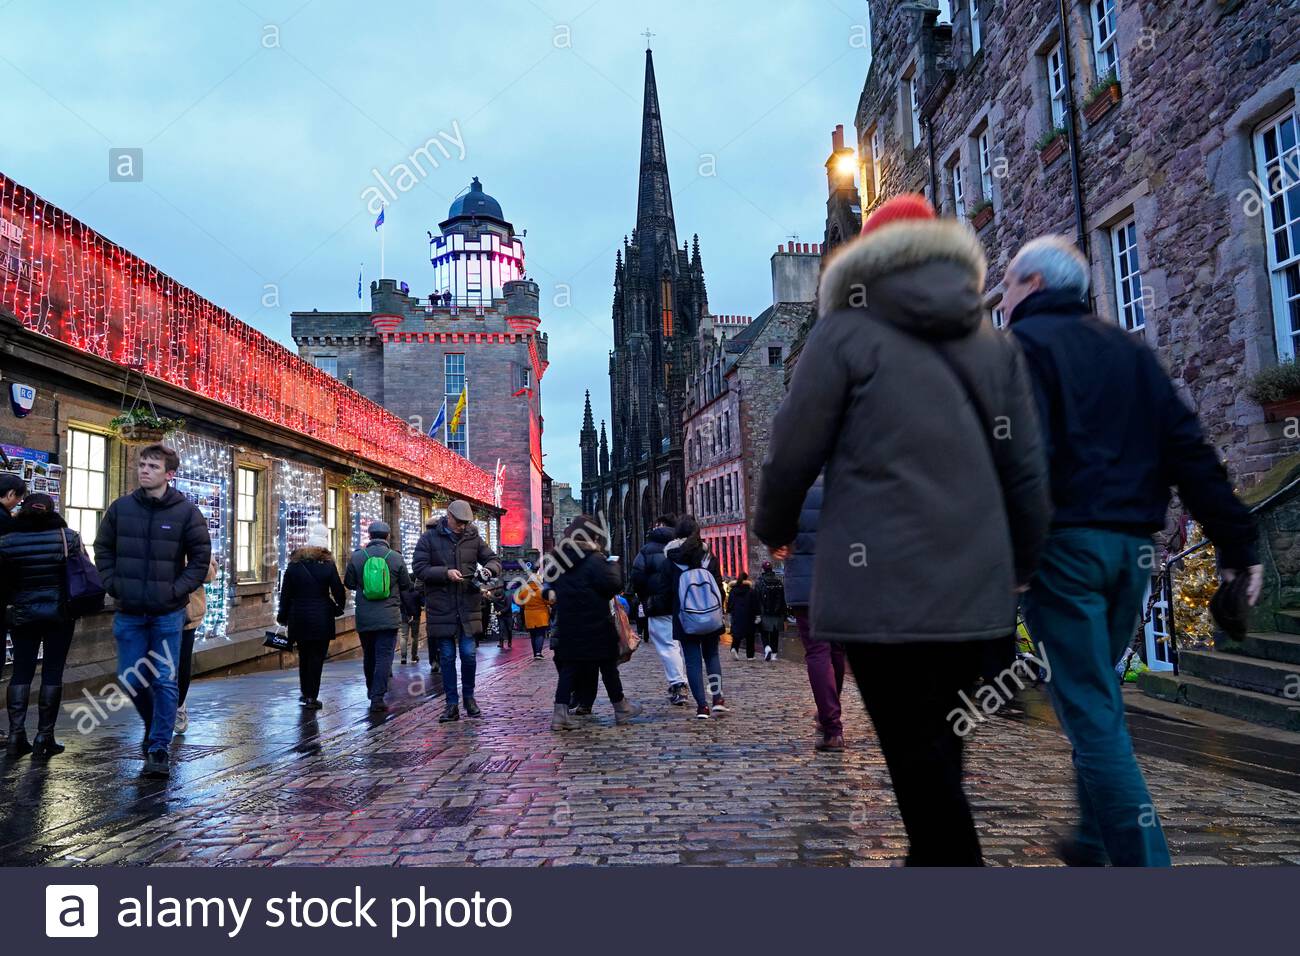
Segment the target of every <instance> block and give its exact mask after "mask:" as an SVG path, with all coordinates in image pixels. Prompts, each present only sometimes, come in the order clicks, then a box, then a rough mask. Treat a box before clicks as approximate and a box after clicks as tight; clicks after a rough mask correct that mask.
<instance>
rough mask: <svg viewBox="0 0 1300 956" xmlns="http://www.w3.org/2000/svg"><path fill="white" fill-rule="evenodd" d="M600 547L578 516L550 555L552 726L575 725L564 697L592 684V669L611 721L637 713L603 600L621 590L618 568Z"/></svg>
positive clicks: (597, 530) (596, 529)
mask: <svg viewBox="0 0 1300 956" xmlns="http://www.w3.org/2000/svg"><path fill="white" fill-rule="evenodd" d="M606 547H607V542H606V540H605V535H604V532H603V530H602V529H601V527H600V526H599V525H598V524H597V522H596V519H595V518H592V517H590V516H588V515H579V516H578V517H577V518H576V519H574V521H573V523H572V524H570V525H569V527H568V528H566V529H565V532H564V539H563V541H562V543H561V544H560V546H559V547H557V548H556V550H555V553H554V554H553V555H551V556H550V560H552V561H554V562H556V565H557V566H558V568H561V569H563V570H562V571H561V572H560V574H559V576H558V577H556V578H555V580H554V582H553V583H552V584H551V586H550V589H549V591H548V592H547V593H548V595H549V596H551V597H553V599H554V600H555V610H556V625H555V645H554V646H555V660H556V663H557V665H558V667H559V672H560V676H559V680H558V681H557V683H556V686H555V710H554V713H553V715H552V717H551V729H552V730H570V729H572V728H574V727H577V726H578V724H577V722H576V721H575V720H573V718H571V717H570V716H569V699H570V697H571V696H572V694H573V691H574V689H575V688H579V689H580V688H582V687H583V686H584V685H590V686H592V687H594V686H595V680H596V672H597V671H599V672H600V677H601V679H602V680H603V681H604V682H605V693H607V694H608V695H609V702H610V703H611V704H613V705H614V721H615V723H619V724H624V723H627V722H628V721H629V720H631V719H632V718H633V717H635V716H636V715H637V714H639V713H641V708H640V707H638V706H637V705H636V704H633V703H632V702H631V701H629V700H628V699H627V698H626V697H625V696H624V695H623V682H622V681H621V680H620V679H619V676H618V656H619V649H618V630H617V629H616V628H615V626H614V618H613V617H612V616H611V614H610V603H609V602H610V601H611V600H612V599H613V598H614V597H615V596H616V595H617V594H618V593H619V592H620V591H622V590H623V571H622V568H621V566H620V565H619V563H618V561H617V559H611V558H610V557H609V556H608V555H606V553H605V548H606Z"/></svg>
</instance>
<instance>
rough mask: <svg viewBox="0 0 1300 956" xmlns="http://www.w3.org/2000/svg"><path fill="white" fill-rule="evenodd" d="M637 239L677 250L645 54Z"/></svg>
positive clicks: (650, 58) (650, 59)
mask: <svg viewBox="0 0 1300 956" xmlns="http://www.w3.org/2000/svg"><path fill="white" fill-rule="evenodd" d="M636 225H637V237H638V238H639V239H640V241H641V242H642V243H645V242H646V241H647V240H658V241H662V242H663V243H664V244H665V245H666V246H667V248H669V249H676V248H677V226H676V223H675V222H674V220H673V197H672V193H671V191H670V190H669V187H668V155H667V153H666V152H665V151H664V128H663V121H662V119H661V117H660V115H659V90H658V88H657V87H656V86H655V63H654V55H653V54H652V53H651V52H650V51H649V50H646V51H645V104H644V106H643V108H642V112H641V182H640V187H639V189H638V191H637V203H636Z"/></svg>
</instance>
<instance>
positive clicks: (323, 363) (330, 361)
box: [313, 355, 339, 378]
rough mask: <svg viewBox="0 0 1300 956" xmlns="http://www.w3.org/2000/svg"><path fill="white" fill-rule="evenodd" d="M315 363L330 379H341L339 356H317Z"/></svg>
mask: <svg viewBox="0 0 1300 956" xmlns="http://www.w3.org/2000/svg"><path fill="white" fill-rule="evenodd" d="M313 361H314V362H315V363H316V367H317V368H318V369H320V370H321V371H322V372H324V373H325V374H326V375H328V376H329V377H330V378H338V377H339V357H338V356H337V355H317V356H316V358H315V359H313Z"/></svg>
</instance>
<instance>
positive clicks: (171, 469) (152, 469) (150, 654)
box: [95, 445, 212, 777]
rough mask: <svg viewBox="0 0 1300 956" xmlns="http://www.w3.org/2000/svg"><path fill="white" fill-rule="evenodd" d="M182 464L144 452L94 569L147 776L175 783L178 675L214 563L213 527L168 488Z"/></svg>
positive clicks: (166, 452)
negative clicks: (190, 614) (171, 755)
mask: <svg viewBox="0 0 1300 956" xmlns="http://www.w3.org/2000/svg"><path fill="white" fill-rule="evenodd" d="M179 468H180V458H179V456H178V455H177V454H176V452H175V451H174V450H172V449H171V448H168V447H167V446H166V445H147V446H145V447H144V448H142V449H141V450H140V455H139V460H138V464H137V466H136V475H137V478H138V479H139V482H140V487H139V488H137V489H136V490H135V491H133V492H132V493H131V494H129V495H124V496H122V497H121V498H118V499H117V500H116V501H114V502H113V503H112V504H111V505H109V506H108V510H107V511H106V512H104V517H103V519H102V520H101V521H100V522H99V528H98V530H97V531H96V533H95V566H96V567H97V568H98V569H99V574H100V577H101V578H102V579H103V581H104V588H105V589H106V590H107V591H108V593H109V594H110V595H111V596H112V597H113V600H114V601H116V603H117V613H116V614H115V615H114V617H113V637H114V638H116V640H117V674H118V679H119V680H120V681H121V683H122V686H123V687H124V688H126V690H127V693H129V694H130V695H131V699H132V701H133V702H134V703H135V708H136V710H137V711H139V713H140V718H141V720H143V721H144V728H145V742H144V749H145V757H146V759H145V768H144V772H145V775H146V776H150V777H166V776H169V775H170V768H169V765H168V757H167V748H168V746H169V745H170V744H171V740H172V731H173V730H174V729H175V725H176V707H177V704H178V702H179V699H180V691H179V689H178V687H177V684H176V674H177V670H178V664H179V660H180V650H181V631H182V630H184V628H185V613H186V604H187V603H188V602H189V597H190V593H191V592H192V591H195V590H197V589H198V588H201V587H202V586H203V579H204V578H205V577H207V574H208V562H209V560H210V559H211V557H212V540H211V538H210V537H209V536H208V522H207V520H206V519H205V518H204V517H203V514H202V512H200V511H199V509H198V508H197V507H196V506H195V505H194V503H193V502H191V501H190V500H189V499H188V498H186V497H185V496H184V495H183V494H181V493H180V492H179V491H177V490H176V489H175V488H173V487H171V485H170V484H169V482H170V481H171V480H172V479H173V478H175V477H176V472H177V470H178V469H179Z"/></svg>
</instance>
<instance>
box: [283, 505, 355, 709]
mask: <svg viewBox="0 0 1300 956" xmlns="http://www.w3.org/2000/svg"><path fill="white" fill-rule="evenodd" d="M329 540H330V538H329V529H328V528H326V527H325V526H324V525H316V526H314V527H313V528H312V529H311V532H310V533H309V535H308V537H307V544H306V546H305V547H301V548H298V549H297V550H295V551H294V552H293V554H291V555H290V556H289V569H288V570H287V571H285V572H284V580H283V581H282V582H281V583H280V609H279V611H278V612H277V613H276V616H275V619H276V620H277V621H279V622H280V623H281V624H283V625H285V626H286V627H288V629H289V639H290V640H291V641H293V642H294V643H295V644H296V645H297V646H298V684H299V687H300V688H301V690H302V695H301V696H300V697H299V698H298V703H300V704H302V705H303V706H304V707H307V708H310V709H312V710H320V707H321V702H320V698H319V696H318V695H319V694H320V675H321V671H322V670H323V669H324V667H325V658H326V657H328V656H329V650H330V641H332V640H333V639H334V619H335V618H336V617H338V616H339V615H340V614H342V613H343V609H344V607H346V606H347V592H346V591H344V590H343V581H342V579H341V578H340V577H339V569H338V565H337V564H335V563H334V555H333V554H331V553H330V549H329Z"/></svg>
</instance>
